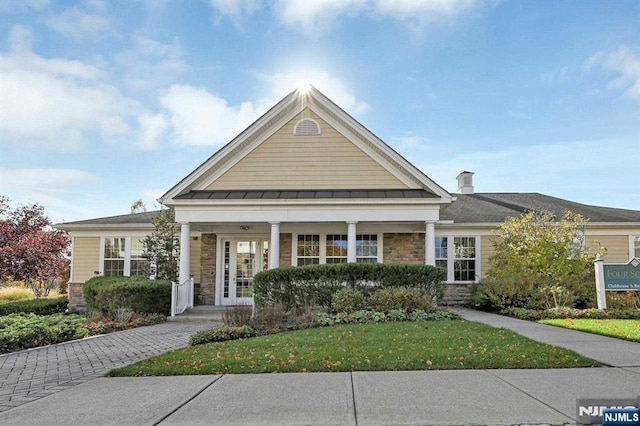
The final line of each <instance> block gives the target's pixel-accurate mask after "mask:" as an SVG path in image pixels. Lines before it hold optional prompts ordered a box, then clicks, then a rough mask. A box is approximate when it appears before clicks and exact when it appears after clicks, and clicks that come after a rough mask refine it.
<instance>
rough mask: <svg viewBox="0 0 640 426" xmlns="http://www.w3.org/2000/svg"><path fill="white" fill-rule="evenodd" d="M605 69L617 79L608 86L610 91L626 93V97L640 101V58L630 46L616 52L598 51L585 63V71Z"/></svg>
mask: <svg viewBox="0 0 640 426" xmlns="http://www.w3.org/2000/svg"><path fill="white" fill-rule="evenodd" d="M598 68H604V69H605V70H608V71H610V72H612V73H613V74H615V75H616V76H617V77H616V78H614V79H613V80H610V81H609V83H608V84H607V88H609V89H618V90H623V91H624V96H626V97H628V98H631V99H640V58H638V56H637V55H636V53H635V52H633V51H632V50H631V49H630V48H629V47H628V46H622V47H620V48H619V49H618V50H616V51H612V52H608V53H605V52H602V51H598V52H596V53H594V54H593V55H591V56H590V57H589V58H587V60H586V61H585V63H584V65H583V70H585V71H587V72H589V71H594V69H598Z"/></svg>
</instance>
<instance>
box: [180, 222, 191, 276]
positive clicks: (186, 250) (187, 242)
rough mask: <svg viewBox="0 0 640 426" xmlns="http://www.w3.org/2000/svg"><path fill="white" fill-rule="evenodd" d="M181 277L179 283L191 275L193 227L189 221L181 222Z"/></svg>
mask: <svg viewBox="0 0 640 426" xmlns="http://www.w3.org/2000/svg"><path fill="white" fill-rule="evenodd" d="M180 225H181V229H180V277H179V283H180V284H182V283H183V282H185V281H186V280H188V279H189V277H190V276H191V271H190V268H189V264H190V263H191V262H190V260H191V259H190V258H191V228H190V226H189V222H183V223H181V224H180Z"/></svg>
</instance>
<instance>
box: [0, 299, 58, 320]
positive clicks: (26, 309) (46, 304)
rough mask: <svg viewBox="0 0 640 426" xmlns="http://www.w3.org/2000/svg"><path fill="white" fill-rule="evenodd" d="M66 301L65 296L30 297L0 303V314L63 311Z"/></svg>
mask: <svg viewBox="0 0 640 426" xmlns="http://www.w3.org/2000/svg"><path fill="white" fill-rule="evenodd" d="M67 303H68V302H67V297H66V296H63V297H58V298H55V299H31V300H18V301H15V302H7V303H0V316H4V315H9V314H14V313H32V314H36V315H51V314H58V313H64V312H65V311H66V310H67Z"/></svg>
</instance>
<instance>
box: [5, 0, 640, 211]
mask: <svg viewBox="0 0 640 426" xmlns="http://www.w3.org/2000/svg"><path fill="white" fill-rule="evenodd" d="M0 74H1V75H0V195H5V196H8V197H10V198H11V200H12V202H13V203H14V204H18V203H31V202H39V203H41V204H43V205H44V206H45V208H46V212H47V214H48V215H49V216H50V217H51V218H52V219H53V220H54V221H72V220H80V219H88V218H93V217H100V216H109V215H114V214H125V213H128V212H129V209H130V206H131V204H132V203H133V202H134V201H136V200H137V199H139V198H142V199H143V201H144V202H145V203H146V204H147V206H148V208H149V209H152V208H153V207H154V206H153V205H154V203H155V199H156V198H157V197H159V196H160V195H162V194H163V193H164V192H165V191H166V190H168V189H169V188H171V187H172V186H173V185H174V184H176V183H177V182H178V181H179V180H180V179H182V178H183V177H184V176H186V175H187V174H188V173H190V172H191V171H192V170H193V169H195V168H196V167H197V166H198V165H199V164H201V163H202V162H203V161H205V160H206V159H207V158H208V157H209V156H211V155H212V154H213V153H215V152H216V151H217V149H218V148H220V147H221V146H222V145H223V144H225V143H226V142H228V141H229V140H231V139H232V138H233V137H234V136H235V135H236V134H238V133H239V132H240V131H242V130H243V129H244V128H245V127H247V126H248V125H249V124H251V123H252V122H253V120H255V119H256V118H257V117H259V116H260V115H261V114H262V113H264V112H265V111H266V110H267V109H268V108H270V107H271V106H273V105H274V104H275V103H276V102H277V101H279V100H280V99H281V98H282V97H284V96H285V95H286V94H287V93H289V92H290V91H292V90H294V89H295V88H296V87H298V86H299V85H300V84H301V83H311V84H313V85H314V86H315V87H316V88H318V89H319V90H320V91H322V92H323V93H325V95H327V96H328V97H329V98H331V99H332V100H333V101H334V102H336V103H337V104H338V105H340V106H341V107H342V108H343V109H345V110H346V111H347V112H349V113H350V114H352V115H353V116H354V117H355V118H356V119H357V120H359V121H360V122H361V123H362V124H363V125H365V126H366V127H368V128H369V129H370V130H371V131H373V132H374V133H375V134H376V135H378V136H379V137H380V138H381V139H383V140H384V141H385V142H387V143H388V144H389V145H391V146H392V147H394V148H395V149H396V150H397V151H399V152H400V153H401V154H402V155H404V156H405V157H406V158H407V159H408V160H409V161H411V162H412V163H413V164H415V165H416V166H418V167H419V168H420V169H421V170H423V171H424V172H425V173H426V174H427V175H428V176H429V177H431V178H432V179H434V180H435V181H436V182H438V183H439V184H440V185H442V186H443V187H445V188H446V189H448V190H450V191H452V192H453V191H455V190H456V182H455V177H456V176H457V174H458V173H459V172H460V171H462V170H470V171H473V172H475V176H474V184H475V189H476V191H477V192H541V193H544V194H548V195H552V196H556V197H560V198H565V199H569V200H573V201H577V202H582V203H585V204H594V205H604V206H610V207H620V208H629V209H640V188H639V185H638V182H639V181H640V179H639V178H638V175H639V166H640V2H638V1H637V0H631V1H624V0H616V1H608V0H602V1H592V0H580V1H550V0H541V1H506V0H505V1H499V0H495V1H474V0H326V1H321V0H314V1H311V0H290V1H284V0H272V1H250V0H210V1H205V0H200V1H196V0H190V1H177V0H176V1H171V0H164V1H162V0H157V1H156V0H146V1H145V0H138V1H134V0H114V1H101V0H88V1H48V0H0Z"/></svg>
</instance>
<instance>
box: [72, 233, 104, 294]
mask: <svg viewBox="0 0 640 426" xmlns="http://www.w3.org/2000/svg"><path fill="white" fill-rule="evenodd" d="M99 268H100V237H74V238H73V282H75V283H83V282H85V281H86V280H88V279H89V278H92V277H94V276H95V271H97V270H98V269H99Z"/></svg>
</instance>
